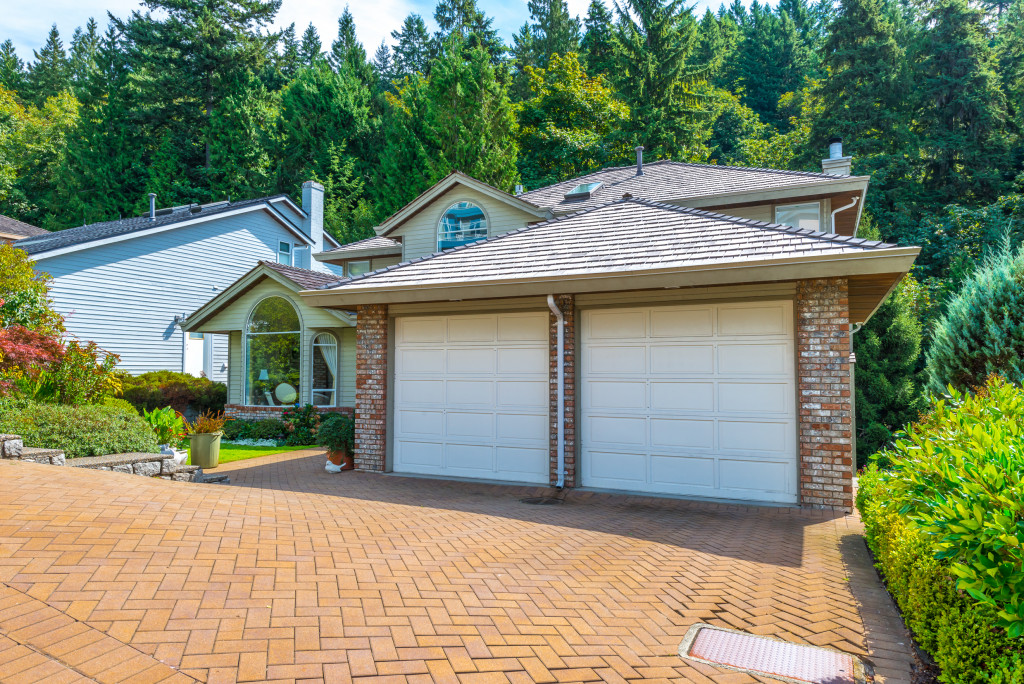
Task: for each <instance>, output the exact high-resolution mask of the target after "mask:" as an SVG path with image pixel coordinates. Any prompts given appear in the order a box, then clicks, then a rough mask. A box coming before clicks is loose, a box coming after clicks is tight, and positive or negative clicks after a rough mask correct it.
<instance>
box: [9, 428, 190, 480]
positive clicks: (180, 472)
mask: <svg viewBox="0 0 1024 684" xmlns="http://www.w3.org/2000/svg"><path fill="white" fill-rule="evenodd" d="M0 458H5V459H10V460H16V461H30V462H32V463H43V464H46V465H58V466H64V465H66V466H69V467H71V468H86V469H88V470H110V471H113V472H117V473H131V474H132V475H142V476H143V477H159V478H161V479H163V480H176V481H179V482H194V481H196V480H198V479H201V478H202V470H201V469H200V468H199V467H198V466H190V465H178V464H176V463H175V462H174V459H173V458H168V457H167V456H166V455H165V454H143V453H131V454H112V455H110V456H92V457H87V458H65V457H64V452H63V451H61V450H60V449H34V448H32V447H26V446H25V444H24V442H23V441H22V439H21V437H19V436H18V435H0Z"/></svg>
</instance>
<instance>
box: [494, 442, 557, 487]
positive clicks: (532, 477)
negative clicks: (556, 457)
mask: <svg viewBox="0 0 1024 684" xmlns="http://www.w3.org/2000/svg"><path fill="white" fill-rule="evenodd" d="M495 454H496V458H497V469H498V471H500V472H503V473H509V474H511V475H516V476H518V479H520V480H521V481H523V482H536V483H546V482H547V481H548V477H547V473H548V466H549V463H548V461H549V459H550V454H549V453H548V450H547V449H539V448H528V447H513V446H499V447H497V448H496V449H495Z"/></svg>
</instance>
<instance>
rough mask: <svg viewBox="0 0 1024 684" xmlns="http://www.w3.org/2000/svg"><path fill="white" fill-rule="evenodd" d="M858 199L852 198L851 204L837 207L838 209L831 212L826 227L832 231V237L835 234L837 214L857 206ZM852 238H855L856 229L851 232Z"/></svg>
mask: <svg viewBox="0 0 1024 684" xmlns="http://www.w3.org/2000/svg"><path fill="white" fill-rule="evenodd" d="M859 199H860V197H854V198H853V201H852V202H850V203H849V204H847V205H844V206H841V207H839V208H838V209H836V210H835V211H833V212H832V217H831V221H829V224H828V227H829V229H830V230H831V231H832V234H833V235H835V234H836V214H838V213H839V212H841V211H846V210H847V209H850V208H852V207H855V206H857V200H859ZM853 237H857V230H856V229H854V231H853Z"/></svg>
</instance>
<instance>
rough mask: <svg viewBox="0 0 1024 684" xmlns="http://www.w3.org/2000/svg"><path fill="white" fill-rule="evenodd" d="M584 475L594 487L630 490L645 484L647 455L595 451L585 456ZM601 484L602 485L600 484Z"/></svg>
mask: <svg viewBox="0 0 1024 684" xmlns="http://www.w3.org/2000/svg"><path fill="white" fill-rule="evenodd" d="M587 456H588V458H587V464H586V469H587V472H586V475H587V477H588V479H589V480H590V481H593V482H594V483H595V484H596V486H598V487H601V486H604V487H611V488H615V485H616V484H621V485H625V486H624V487H621V488H622V489H632V488H634V487H636V486H637V485H640V484H642V483H645V482H647V454H645V453H628V452H621V451H601V450H595V451H592V452H589V453H588V454H587ZM600 483H603V484H600Z"/></svg>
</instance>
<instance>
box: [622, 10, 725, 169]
mask: <svg viewBox="0 0 1024 684" xmlns="http://www.w3.org/2000/svg"><path fill="white" fill-rule="evenodd" d="M616 7H617V9H618V13H619V20H618V23H617V25H616V27H615V36H616V41H615V44H616V51H615V70H614V73H613V75H612V78H613V79H614V81H615V83H616V85H617V86H618V89H619V93H620V94H621V95H622V97H623V99H624V100H625V102H626V104H627V105H628V106H629V108H630V112H631V121H630V126H629V129H628V132H629V134H630V135H632V136H634V139H635V141H636V144H638V145H643V146H644V147H645V148H646V150H647V151H646V154H647V156H648V157H649V158H654V159H665V158H673V159H691V160H692V159H701V160H702V159H703V158H705V157H706V154H707V150H706V148H704V147H703V140H704V139H705V138H706V136H707V131H706V129H703V127H702V126H701V122H702V121H703V119H704V118H705V117H706V113H705V111H704V110H703V109H702V106H703V105H704V104H706V103H707V96H706V95H704V94H701V93H699V92H698V90H697V85H698V84H699V83H701V82H702V81H703V80H704V77H705V73H706V72H705V68H704V67H702V66H701V65H693V64H691V63H690V57H691V56H692V54H693V51H694V48H695V47H696V43H697V25H696V22H695V21H694V19H693V16H692V15H691V14H690V13H689V12H688V11H687V10H686V8H685V7H684V6H683V4H682V1H681V0H628V1H627V2H626V3H625V5H623V6H619V5H616Z"/></svg>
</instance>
